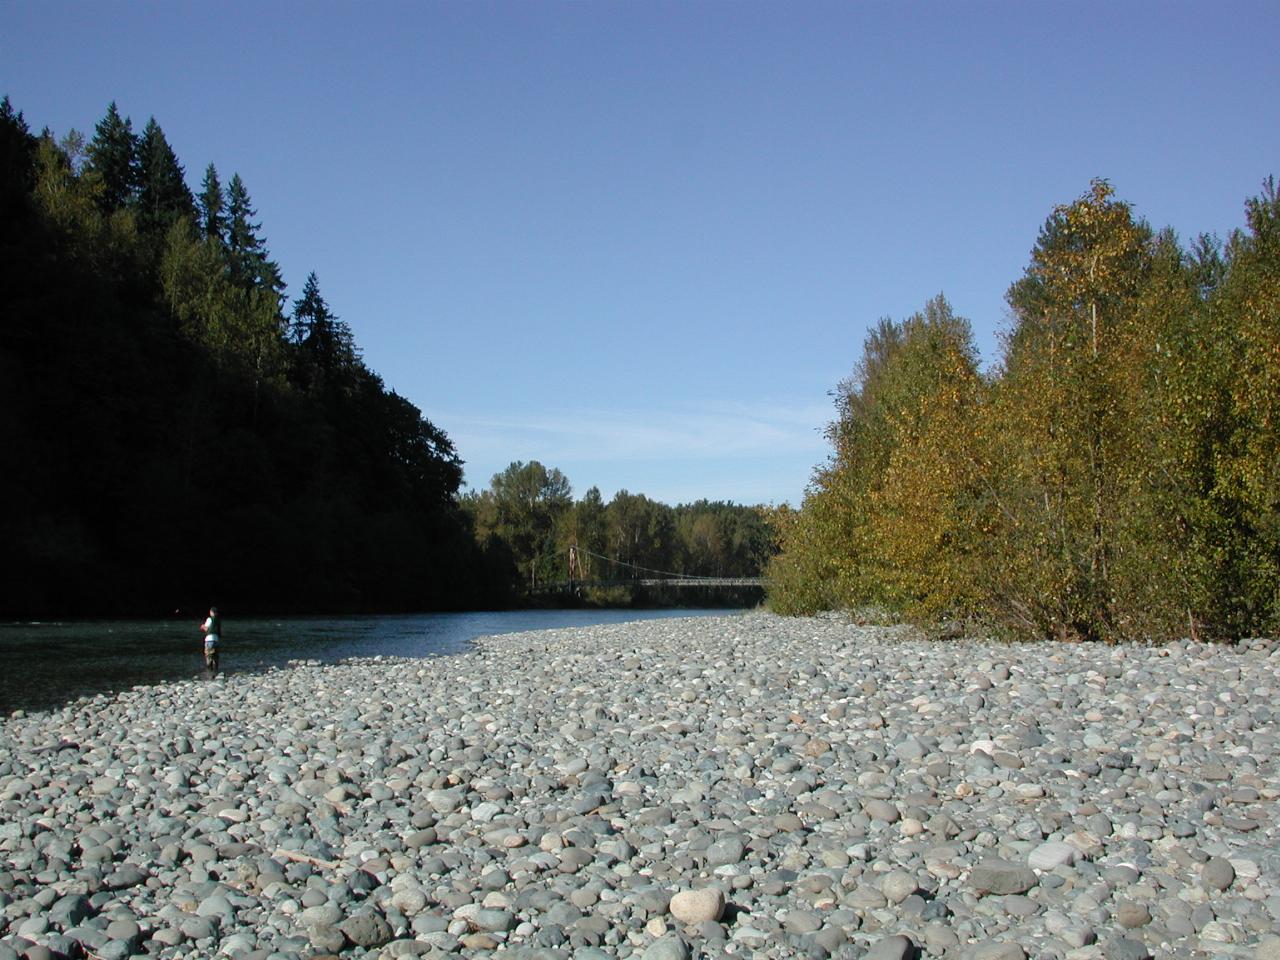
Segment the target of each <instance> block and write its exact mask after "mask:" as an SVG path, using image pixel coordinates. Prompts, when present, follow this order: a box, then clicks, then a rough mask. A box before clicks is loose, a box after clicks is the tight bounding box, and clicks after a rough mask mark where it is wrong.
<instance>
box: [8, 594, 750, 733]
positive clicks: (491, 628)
mask: <svg viewBox="0 0 1280 960" xmlns="http://www.w3.org/2000/svg"><path fill="white" fill-rule="evenodd" d="M732 612H737V611H729V610H507V611H499V612H481V613H427V614H409V615H404V616H369V617H289V618H267V619H254V620H237V619H235V618H234V617H228V618H224V620H223V641H222V647H221V654H222V667H223V670H224V672H226V673H228V674H234V673H238V672H251V671H258V670H265V669H267V668H269V667H273V666H284V665H286V664H287V663H288V662H289V661H291V660H319V661H322V662H326V663H332V662H334V661H337V660H343V659H346V658H348V657H373V656H393V657H433V656H442V655H445V654H451V653H459V652H461V651H463V650H465V649H466V648H467V645H468V643H469V642H470V641H471V640H474V639H475V638H476V637H480V636H485V635H488V634H499V633H516V632H519V631H523V630H549V629H555V628H558V627H585V626H594V625H597V624H606V623H623V622H626V621H630V620H652V619H658V618H663V617H690V616H711V615H716V614H725V613H732ZM201 622H202V621H197V620H181V621H178V620H163V621H156V620H147V621H143V620H138V621H123V620H110V621H106V620H104V621H93V622H87V621H79V622H67V623H8V624H0V716H4V715H7V714H8V713H10V712H11V711H13V710H17V709H24V710H44V709H50V708H53V707H58V706H61V705H62V704H64V703H67V702H68V701H70V700H74V699H76V698H77V697H81V696H86V695H92V694H97V693H109V692H113V691H119V690H126V689H128V688H129V687H132V686H136V685H138V684H145V683H157V682H160V681H163V680H178V679H184V678H188V677H193V676H197V675H199V674H200V672H201V670H202V669H203V666H204V635H203V634H202V633H201V632H200V623H201Z"/></svg>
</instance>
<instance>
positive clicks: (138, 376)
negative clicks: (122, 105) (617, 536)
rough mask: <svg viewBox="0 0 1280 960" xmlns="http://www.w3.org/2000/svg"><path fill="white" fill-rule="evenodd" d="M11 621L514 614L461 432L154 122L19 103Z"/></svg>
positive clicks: (9, 509)
mask: <svg viewBox="0 0 1280 960" xmlns="http://www.w3.org/2000/svg"><path fill="white" fill-rule="evenodd" d="M0 270H3V284H2V285H0V449H3V451H4V454H3V459H2V461H0V504H3V507H2V508H0V558H2V561H0V562H2V569H0V574H2V575H3V588H0V615H2V616H7V617H14V616H23V617H25V616H50V615H56V616H68V615H76V614H86V615H87V614H99V615H100V614H115V613H121V614H123V613H130V614H159V613H171V612H173V611H174V610H175V609H180V608H186V609H194V608H200V607H202V606H207V605H208V604H209V603H210V602H217V603H221V604H223V605H224V606H226V607H228V608H230V609H233V610H235V611H237V612H243V611H246V610H250V609H256V610H271V611H288V610H303V611H323V610H380V611H387V610H409V609H418V610H420V609H440V608H460V607H477V606H484V605H488V604H490V603H491V602H492V592H491V589H490V588H491V587H493V586H494V584H495V583H497V589H498V591H499V592H502V591H503V590H505V583H504V582H503V581H502V580H501V578H499V579H498V580H496V581H495V580H494V579H493V578H492V577H491V575H490V573H491V571H490V567H489V566H487V565H486V563H487V561H486V558H485V556H484V554H483V551H482V550H481V549H480V548H479V547H478V546H477V545H476V541H475V538H474V536H473V535H472V531H471V529H470V527H469V524H468V518H467V516H466V514H465V513H464V512H463V511H462V510H461V509H460V507H459V505H458V502H457V492H458V488H459V485H460V483H461V479H462V464H461V461H460V460H459V458H458V456H457V454H456V452H455V450H454V448H453V445H452V444H451V442H450V441H449V438H448V437H447V436H446V435H445V433H444V432H443V431H442V430H440V429H439V428H437V427H436V426H434V425H433V424H432V423H430V422H429V421H428V420H426V419H425V418H424V417H423V416H422V414H421V413H420V411H419V410H418V409H417V408H416V407H414V405H413V404H411V403H410V402H408V401H407V400H405V399H404V398H403V397H401V396H399V395H398V394H396V393H395V392H394V391H393V390H389V389H387V388H386V386H385V385H384V384H383V382H382V380H381V379H380V378H379V377H378V375H377V374H376V373H374V372H373V371H372V370H370V369H369V368H368V367H367V366H366V365H365V364H364V362H363V361H362V359H361V356H360V351H359V349H358V347H357V345H356V342H355V338H354V336H353V334H352V330H351V328H350V326H349V325H348V324H347V323H345V322H343V321H342V320H340V319H339V318H338V317H337V316H335V315H334V314H333V312H332V311H331V310H330V309H329V307H328V305H327V304H326V302H325V300H324V297H323V296H322V295H321V292H320V287H319V283H318V281H317V279H316V276H315V274H314V273H312V274H311V275H310V276H309V277H308V278H307V280H306V283H305V285H304V287H303V290H302V293H301V295H300V296H299V297H298V298H297V299H294V300H292V301H290V299H289V298H288V296H287V295H286V289H285V283H284V280H283V278H282V277H281V274H280V270H279V267H278V266H277V264H276V263H275V262H274V261H273V260H272V258H271V255H270V253H269V251H268V249H267V244H266V241H265V239H264V237H263V234H262V232H261V224H260V223H259V222H258V219H257V213H256V211H255V210H254V207H253V203H252V201H251V199H250V195H249V191H248V189H247V187H246V185H245V183H244V182H243V181H242V180H241V178H240V177H239V176H238V175H233V176H232V177H231V179H230V181H228V182H227V183H226V184H225V186H224V185H223V182H222V180H221V178H220V176H219V173H218V171H217V170H216V169H215V168H214V166H213V165H212V164H210V165H209V166H208V167H207V169H206V170H205V173H204V177H203V180H202V183H201V186H200V190H199V192H198V193H193V192H192V191H191V190H190V189H189V188H188V186H187V183H186V178H185V172H184V170H183V167H182V165H181V164H180V162H179V161H178V158H177V156H176V155H175V153H174V151H173V149H172V148H171V147H170V145H169V143H168V142H167V140H166V138H165V135H164V133H163V131H162V130H161V128H160V126H159V124H158V123H156V121H155V120H154V119H152V120H150V121H149V122H148V123H147V125H146V126H145V127H144V128H143V130H142V132H141V134H137V133H135V132H134V130H133V127H132V124H131V122H130V120H129V119H128V118H127V117H122V116H121V115H120V113H119V111H118V110H117V108H116V106H115V104H112V105H111V106H110V107H109V108H108V110H107V113H106V116H105V117H103V119H102V121H101V122H100V123H99V124H98V125H97V127H96V128H95V130H94V133H93V135H92V137H89V138H86V137H84V136H82V135H80V134H78V133H76V132H75V131H72V132H71V133H69V134H67V135H66V136H65V137H63V138H62V139H61V140H60V141H56V140H55V138H54V136H53V135H52V134H51V133H50V132H49V131H48V130H45V131H44V132H43V133H41V134H40V135H33V134H32V133H31V131H30V129H29V128H28V126H27V123H26V121H25V119H24V118H23V116H22V114H21V113H20V112H17V111H16V110H15V109H14V108H13V106H12V105H11V104H10V102H9V100H8V98H5V99H4V101H3V105H2V106H0Z"/></svg>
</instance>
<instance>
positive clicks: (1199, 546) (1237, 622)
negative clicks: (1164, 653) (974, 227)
mask: <svg viewBox="0 0 1280 960" xmlns="http://www.w3.org/2000/svg"><path fill="white" fill-rule="evenodd" d="M1245 215H1246V225H1245V226H1244V227H1243V228H1242V229H1240V230H1238V231H1236V232H1235V233H1233V234H1232V235H1231V236H1230V237H1229V238H1228V239H1227V241H1226V242H1225V243H1221V242H1218V241H1217V240H1215V239H1213V238H1210V237H1207V236H1201V237H1198V238H1197V239H1196V240H1195V241H1194V242H1192V243H1191V244H1190V245H1189V246H1184V245H1182V244H1181V243H1180V242H1179V240H1178V239H1177V237H1175V236H1174V234H1173V233H1172V232H1171V231H1169V230H1163V231H1156V230H1153V229H1152V228H1151V227H1150V226H1148V225H1147V224H1146V223H1145V222H1143V221H1141V220H1140V219H1137V218H1136V217H1135V216H1134V214H1133V211H1132V209H1131V207H1130V206H1129V205H1128V204H1126V203H1124V202H1122V201H1121V200H1119V199H1117V198H1116V196H1115V194H1114V192H1113V190H1112V188H1111V186H1110V185H1109V184H1108V183H1106V182H1105V181H1096V182H1094V183H1093V185H1092V187H1091V189H1090V190H1089V191H1088V192H1087V193H1085V194H1084V195H1083V196H1081V197H1080V198H1078V199H1077V200H1075V201H1074V202H1072V203H1069V204H1065V205H1063V206H1060V207H1058V208H1057V209H1055V210H1054V211H1053V213H1052V215H1051V216H1050V217H1049V219H1048V220H1047V222H1046V223H1045V225H1044V227H1043V229H1042V230H1041V232H1040V236H1039V238H1038V240H1037V242H1036V244H1035V247H1034V249H1033V250H1032V254H1031V262H1030V264H1029V265H1028V266H1027V268H1026V270H1025V272H1024V274H1023V276H1022V277H1021V278H1019V279H1018V280H1017V281H1016V282H1015V283H1014V284H1013V285H1012V286H1011V287H1010V288H1009V291H1008V294H1007V301H1008V304H1009V308H1010V325H1009V328H1008V330H1007V331H1006V335H1005V337H1004V344H1003V353H1002V356H1001V357H1000V358H999V362H998V363H997V364H996V365H995V366H994V367H993V369H991V370H989V371H985V372H984V371H983V370H982V369H981V368H980V364H979V357H978V355H977V351H976V349H975V347H974V343H973V338H972V334H971V331H970V328H969V324H968V322H967V321H966V320H964V319H962V318H960V317H957V316H955V314H954V313H953V312H952V310H951V307H950V306H949V305H948V303H947V302H946V300H945V299H944V298H943V297H941V296H939V297H937V298H935V299H933V300H931V301H929V302H928V303H927V304H926V306H925V308H924V310H923V311H922V312H921V313H918V314H916V315H914V316H912V317H909V318H907V319H906V320H903V321H890V320H884V321H881V323H880V324H879V326H877V327H876V328H875V329H874V330H872V331H871V333H870V334H869V336H868V337H867V339H866V342H865V345H864V349H863V355H862V358H861V360H860V361H859V362H858V364H857V366H856V368H855V370H854V372H853V375H852V376H851V377H850V378H849V379H848V380H847V381H845V382H844V383H842V384H840V385H839V388H838V390H837V391H836V416H835V419H834V421H833V422H832V424H831V425H830V427H829V430H828V436H829V439H830V441H831V444H832V449H833V452H832V454H831V456H830V458H829V460H828V461H827V462H826V463H825V464H823V465H821V466H820V467H819V468H818V469H817V470H816V471H815V474H814V477H813V480H812V483H811V485H810V488H809V491H808V493H807V496H806V498H805V501H804V503H803V505H802V507H801V508H800V509H799V510H796V511H789V510H783V511H781V512H780V513H779V515H778V517H777V523H778V528H779V534H780V538H781V543H782V550H781V553H780V554H779V556H778V557H777V558H776V559H775V560H774V561H773V562H772V563H771V564H770V567H769V577H770V579H771V589H770V603H771V605H772V606H773V607H774V609H776V610H779V611H781V612H790V613H806V612H812V611H816V610H821V609H830V608H853V607H858V606H863V605H876V606H879V607H882V608H885V609H887V610H889V611H892V612H894V613H896V614H899V615H902V616H905V617H908V618H913V619H918V620H924V621H938V620H944V619H948V618H956V619H961V620H964V619H973V620H979V621H982V622H984V623H985V624H987V625H994V626H996V627H998V628H1003V629H1004V630H1006V631H1008V632H1009V633H1011V634H1015V635H1021V636H1041V637H1060V638H1075V639H1101V640H1107V641H1116V640H1122V639H1158V638H1164V637H1172V636H1188V635H1189V636H1192V637H1197V638H1200V639H1232V638H1239V637H1244V636H1250V635H1259V634H1265V633H1269V632H1274V631H1276V630H1277V629H1280V196H1278V195H1277V191H1276V187H1275V183H1274V181H1273V180H1269V181H1267V183H1266V184H1265V185H1264V187H1263V190H1262V192H1261V194H1260V195H1259V196H1256V197H1253V198H1251V199H1249V200H1248V201H1247V202H1246V204H1245Z"/></svg>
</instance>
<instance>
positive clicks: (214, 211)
mask: <svg viewBox="0 0 1280 960" xmlns="http://www.w3.org/2000/svg"><path fill="white" fill-rule="evenodd" d="M197 203H198V207H199V215H200V230H201V232H202V233H203V235H204V236H205V238H206V239H209V240H215V241H217V242H218V243H225V242H226V236H225V231H226V227H227V224H226V219H225V210H226V198H225V197H224V196H223V194H222V183H221V182H220V181H219V180H218V168H217V167H215V166H214V165H213V164H212V163H211V164H209V166H208V167H206V168H205V171H204V182H203V183H202V184H201V185H200V198H199V200H198V201H197Z"/></svg>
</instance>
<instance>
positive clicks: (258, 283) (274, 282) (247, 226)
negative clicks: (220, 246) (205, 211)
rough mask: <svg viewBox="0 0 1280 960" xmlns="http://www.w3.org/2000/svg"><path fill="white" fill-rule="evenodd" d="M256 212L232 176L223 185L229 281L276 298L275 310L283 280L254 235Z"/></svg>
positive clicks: (257, 226)
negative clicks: (225, 190) (224, 189)
mask: <svg viewBox="0 0 1280 960" xmlns="http://www.w3.org/2000/svg"><path fill="white" fill-rule="evenodd" d="M257 215H258V211H256V210H255V209H254V208H253V202H252V201H251V200H250V199H249V191H248V189H247V188H246V187H245V185H244V181H243V180H241V179H240V174H238V173H236V174H232V176H231V182H230V183H229V184H228V185H227V228H226V229H227V256H228V258H229V261H230V267H231V279H232V281H233V282H234V283H235V284H236V285H237V286H240V287H241V288H243V289H245V290H251V289H259V290H263V291H265V292H268V293H270V294H271V295H273V296H274V297H275V298H276V306H277V309H279V308H280V307H281V306H282V304H283V299H284V278H283V277H282V276H281V274H280V267H279V265H277V264H276V263H275V262H274V261H273V260H272V259H271V258H270V256H269V255H268V253H267V245H266V241H265V240H263V239H262V237H260V236H259V235H258V231H259V230H260V229H262V224H261V223H255V222H254V218H255V217H256V216H257Z"/></svg>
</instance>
